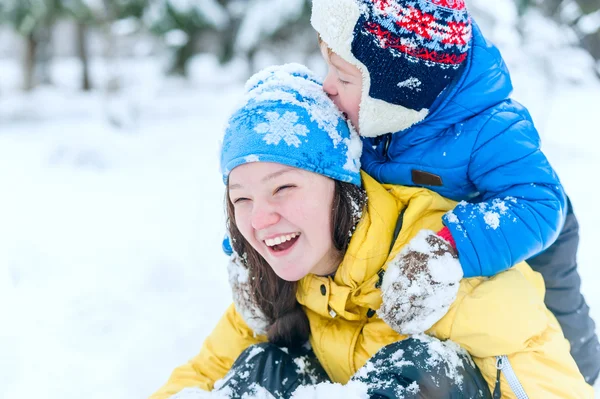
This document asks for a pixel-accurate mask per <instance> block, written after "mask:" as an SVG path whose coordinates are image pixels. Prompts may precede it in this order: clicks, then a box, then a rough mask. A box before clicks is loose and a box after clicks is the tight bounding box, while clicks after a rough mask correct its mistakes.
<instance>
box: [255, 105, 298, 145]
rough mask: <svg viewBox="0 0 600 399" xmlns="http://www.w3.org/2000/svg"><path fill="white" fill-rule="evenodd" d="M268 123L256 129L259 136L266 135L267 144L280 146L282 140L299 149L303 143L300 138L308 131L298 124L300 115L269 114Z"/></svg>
mask: <svg viewBox="0 0 600 399" xmlns="http://www.w3.org/2000/svg"><path fill="white" fill-rule="evenodd" d="M266 118H267V120H268V122H267V123H260V124H259V125H257V126H256V127H255V128H254V131H255V132H257V133H259V134H264V137H263V140H264V141H265V142H266V143H267V144H274V145H278V144H279V142H280V141H281V140H283V141H285V143H286V144H287V145H289V146H294V147H296V148H298V147H299V146H300V144H301V143H302V142H301V141H300V139H299V138H298V136H306V133H308V129H307V128H306V126H304V125H301V124H299V123H297V122H298V114H296V113H295V112H289V111H286V112H285V114H283V115H280V114H279V113H278V112H267V114H266Z"/></svg>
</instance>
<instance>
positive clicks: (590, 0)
mask: <svg viewBox="0 0 600 399" xmlns="http://www.w3.org/2000/svg"><path fill="white" fill-rule="evenodd" d="M516 1H517V2H518V3H520V6H521V7H522V8H523V9H525V8H527V7H530V6H532V7H533V6H535V7H537V8H539V9H541V10H542V11H543V12H544V14H545V15H548V16H550V17H552V18H553V19H554V20H556V21H558V22H560V23H562V24H565V25H568V26H570V27H571V28H572V29H573V31H574V32H575V33H576V34H577V36H578V38H579V42H580V44H581V46H582V47H583V48H585V49H586V50H587V51H588V52H589V53H590V54H591V55H592V57H594V59H595V60H596V62H597V63H598V65H599V67H598V68H597V74H598V76H599V77H600V1H598V0H543V1H533V0H516Z"/></svg>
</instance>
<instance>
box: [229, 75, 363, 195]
mask: <svg viewBox="0 0 600 399" xmlns="http://www.w3.org/2000/svg"><path fill="white" fill-rule="evenodd" d="M361 151H362V143H361V140H360V138H359V137H358V135H357V134H356V132H355V131H354V130H353V129H352V128H351V127H349V125H348V123H347V122H346V121H345V119H344V117H343V115H342V114H341V112H340V111H339V110H338V109H337V107H336V106H335V104H334V103H333V102H332V101H331V100H330V99H329V97H327V95H326V94H325V92H324V91H323V87H322V85H321V82H319V80H318V79H317V78H316V77H315V75H314V74H313V73H312V72H311V71H310V70H309V69H307V68H306V67H304V66H302V65H299V64H287V65H283V66H274V67H269V68H267V69H265V70H263V71H261V72H258V73H257V74H256V75H254V76H253V77H251V78H250V79H249V80H248V82H247V83H246V96H245V98H244V99H243V103H242V106H241V107H240V108H239V109H238V110H237V111H235V113H234V114H233V115H232V116H231V118H230V119H229V124H228V126H227V128H226V131H225V137H224V138H223V146H222V150H221V172H222V174H223V181H224V182H225V184H227V179H228V177H229V173H230V172H231V171H232V170H233V169H234V168H235V167H237V166H239V165H242V164H245V163H248V162H259V161H260V162H276V163H280V164H284V165H289V166H293V167H296V168H301V169H305V170H308V171H311V172H315V173H318V174H321V175H325V176H328V177H331V178H333V179H336V180H341V181H344V182H350V183H353V184H356V185H358V186H360V185H361V177H360V155H361Z"/></svg>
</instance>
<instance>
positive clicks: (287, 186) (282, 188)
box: [275, 184, 295, 193]
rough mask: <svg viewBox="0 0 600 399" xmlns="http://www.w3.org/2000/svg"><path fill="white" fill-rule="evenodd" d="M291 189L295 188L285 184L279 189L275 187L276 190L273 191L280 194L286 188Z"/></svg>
mask: <svg viewBox="0 0 600 399" xmlns="http://www.w3.org/2000/svg"><path fill="white" fill-rule="evenodd" d="M292 187H295V186H294V185H292V184H287V185H285V186H280V187H277V190H275V192H276V193H278V192H280V191H282V190H285V189H288V188H292Z"/></svg>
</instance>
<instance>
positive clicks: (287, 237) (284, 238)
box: [265, 233, 300, 247]
mask: <svg viewBox="0 0 600 399" xmlns="http://www.w3.org/2000/svg"><path fill="white" fill-rule="evenodd" d="M299 235H300V233H292V234H286V235H283V236H279V237H275V238H269V239H268V240H265V244H267V246H269V247H272V246H275V245H279V244H281V243H282V242H286V241H289V240H291V239H292V238H296V237H298V236H299Z"/></svg>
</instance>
